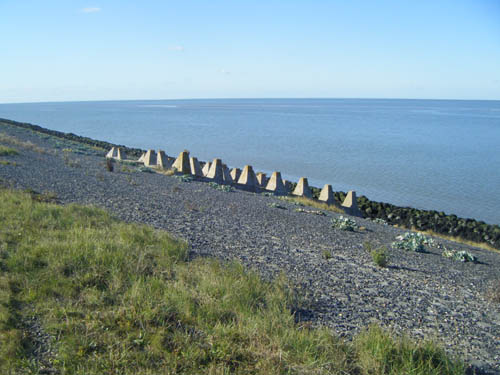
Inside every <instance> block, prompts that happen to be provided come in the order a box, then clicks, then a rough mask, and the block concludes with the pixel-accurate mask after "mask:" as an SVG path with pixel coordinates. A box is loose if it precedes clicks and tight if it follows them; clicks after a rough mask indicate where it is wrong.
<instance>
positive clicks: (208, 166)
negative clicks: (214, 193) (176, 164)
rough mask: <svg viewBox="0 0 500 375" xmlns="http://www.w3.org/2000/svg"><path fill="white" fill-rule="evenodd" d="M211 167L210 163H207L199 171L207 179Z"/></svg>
mask: <svg viewBox="0 0 500 375" xmlns="http://www.w3.org/2000/svg"><path fill="white" fill-rule="evenodd" d="M211 166H212V163H210V162H209V161H207V162H206V163H205V165H204V166H203V169H202V170H201V172H202V173H203V176H205V177H207V175H208V172H209V171H210V167H211Z"/></svg>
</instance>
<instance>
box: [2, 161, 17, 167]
mask: <svg viewBox="0 0 500 375" xmlns="http://www.w3.org/2000/svg"><path fill="white" fill-rule="evenodd" d="M0 165H12V166H13V167H17V166H18V165H19V164H18V163H16V162H15V161H8V160H0Z"/></svg>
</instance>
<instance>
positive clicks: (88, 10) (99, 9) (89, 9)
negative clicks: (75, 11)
mask: <svg viewBox="0 0 500 375" xmlns="http://www.w3.org/2000/svg"><path fill="white" fill-rule="evenodd" d="M100 11H101V8H98V7H88V8H83V9H82V12H83V13H96V12H100Z"/></svg>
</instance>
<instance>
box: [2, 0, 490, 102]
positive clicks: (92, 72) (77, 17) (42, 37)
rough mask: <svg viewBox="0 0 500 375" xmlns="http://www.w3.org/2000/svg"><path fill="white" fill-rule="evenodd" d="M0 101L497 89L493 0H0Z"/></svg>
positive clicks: (427, 94)
mask: <svg viewBox="0 0 500 375" xmlns="http://www.w3.org/2000/svg"><path fill="white" fill-rule="evenodd" d="M0 15H1V20H2V22H0V48H1V54H0V103H6V102H32V101H72V100H112V99H171V98H172V99H174V98H245V97H254V98H255V97H294V98H295V97H332V98H351V97H353V98H450V99H500V1H499V0H469V1H466V0H452V1H446V0H443V1H439V0H433V1H431V0H419V1H409V0H408V1H406V0H399V1H396V0H394V1H384V0H380V1H373V0H370V1H368V0H367V1H356V0H353V1H346V0H338V1H334V0H331V1H319V0H318V1H314V0H310V1H305V0H303V1H299V0H282V1H277V0H254V1H250V0H248V1H244V0H231V1H229V0H227V1H218V0H212V1H197V0H185V1H167V0H165V1H155V0H151V1H132V0H130V1H127V0H120V1H117V0H95V1H94V0H92V1H67V0H58V1H56V0H53V1H51V0H46V1H41V0H22V1H20V0H0Z"/></svg>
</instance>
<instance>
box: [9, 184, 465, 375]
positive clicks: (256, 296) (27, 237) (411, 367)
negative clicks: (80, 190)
mask: <svg viewBox="0 0 500 375" xmlns="http://www.w3.org/2000/svg"><path fill="white" fill-rule="evenodd" d="M34 197H36V195H34V194H28V193H20V192H13V191H9V190H0V343H2V345H0V373H6V374H25V373H33V374H36V373H39V372H40V369H41V368H45V369H49V370H50V369H52V370H57V371H59V373H61V374H174V373H185V374H229V373H235V374H332V373H333V374H345V373H349V374H393V373H394V374H396V373H411V374H431V373H436V374H437V373H439V374H463V373H464V369H463V366H462V365H461V364H460V363H456V362H451V361H450V360H449V359H448V358H447V357H446V356H445V355H444V353H443V352H442V351H441V350H440V349H438V348H435V347H434V346H430V344H428V343H421V344H414V343H411V342H409V341H400V340H394V339H392V338H391V337H390V336H389V335H388V334H387V333H385V332H384V331H381V330H375V329H373V328H372V329H371V330H369V331H367V332H366V333H364V336H363V335H361V336H359V337H358V338H357V339H356V340H355V341H354V344H349V343H346V342H343V341H341V340H340V339H338V338H337V337H335V336H334V335H333V334H332V333H331V331H329V330H327V329H311V328H309V326H308V325H300V324H297V323H296V322H295V319H294V316H293V314H292V313H291V308H292V307H293V306H296V305H297V303H299V302H298V301H299V300H298V299H297V297H296V296H295V294H294V293H293V290H292V289H291V288H290V287H289V286H288V283H287V282H286V280H285V279H284V277H280V278H278V279H277V280H275V281H274V282H272V283H269V282H264V281H263V280H261V279H260V278H259V277H258V275H257V274H255V273H253V272H249V271H246V270H245V269H244V268H243V267H242V266H241V265H240V264H237V263H229V264H227V263H221V262H218V261H215V260H208V259H201V258H200V259H196V260H193V261H188V259H187V252H188V249H187V245H186V244H185V243H183V242H178V241H176V240H174V239H172V238H171V237H170V236H169V235H168V234H167V233H166V232H163V231H158V230H154V229H152V228H151V227H147V226H143V225H137V224H125V223H122V222H119V221H118V220H116V219H114V218H112V217H111V216H110V215H109V214H108V213H106V212H105V211H103V210H100V209H97V208H92V207H82V206H77V205H68V206H58V205H55V204H51V203H45V202H40V199H34ZM33 316H35V317H36V321H37V322H39V324H40V325H41V327H42V328H43V331H44V332H45V333H47V334H49V335H50V336H51V337H53V339H52V340H45V343H43V345H45V346H50V347H52V351H53V353H54V354H51V355H46V356H42V358H39V357H37V356H36V355H35V352H36V351H37V349H39V347H40V346H43V345H42V344H40V340H34V339H33V338H34V337H35V335H34V334H33V332H32V329H31V328H30V324H29V322H32V321H33V320H30V317H33ZM42 342H43V340H42ZM381 369H382V370H381ZM399 370H401V371H400V372H397V371H399Z"/></svg>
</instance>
